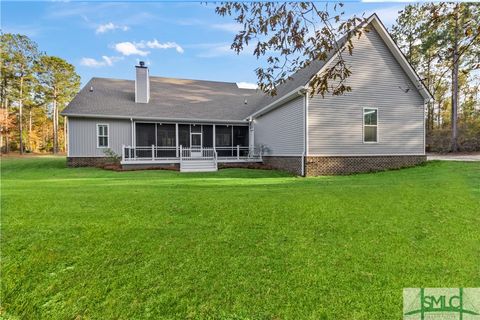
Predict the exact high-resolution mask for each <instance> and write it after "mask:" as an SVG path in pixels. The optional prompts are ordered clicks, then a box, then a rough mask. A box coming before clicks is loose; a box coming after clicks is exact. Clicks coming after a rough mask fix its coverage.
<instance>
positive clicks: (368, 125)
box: [363, 108, 378, 143]
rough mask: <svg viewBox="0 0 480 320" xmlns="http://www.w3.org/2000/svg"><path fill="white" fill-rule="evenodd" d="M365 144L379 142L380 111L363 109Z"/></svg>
mask: <svg viewBox="0 0 480 320" xmlns="http://www.w3.org/2000/svg"><path fill="white" fill-rule="evenodd" d="M363 142H367V143H369V142H370V143H372V142H378V109H376V108H363Z"/></svg>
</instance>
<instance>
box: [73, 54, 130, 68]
mask: <svg viewBox="0 0 480 320" xmlns="http://www.w3.org/2000/svg"><path fill="white" fill-rule="evenodd" d="M122 59H123V58H122V57H108V56H102V59H101V60H96V59H94V58H82V59H81V60H80V64H81V65H82V66H86V67H91V68H100V67H106V66H113V64H114V63H115V62H117V61H119V60H122Z"/></svg>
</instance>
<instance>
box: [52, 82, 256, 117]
mask: <svg viewBox="0 0 480 320" xmlns="http://www.w3.org/2000/svg"><path fill="white" fill-rule="evenodd" d="M90 87H93V92H90ZM262 96H263V94H262V93H261V92H259V91H257V90H252V89H240V88H238V87H237V85H236V84H235V83H229V82H215V81H203V80H186V79H173V78H161V77H150V102H149V103H135V81H133V80H118V79H107V78H92V79H91V80H90V81H89V82H88V83H87V84H86V85H85V87H84V88H82V90H80V92H79V93H78V94H77V96H76V97H75V98H74V99H73V100H72V101H71V102H70V104H69V105H68V106H67V108H65V110H64V111H63V112H62V114H63V115H66V116H69V115H70V116H72V115H77V116H80V115H81V116H98V115H101V116H113V117H134V118H161V119H204V120H207V119H211V120H243V119H245V118H246V117H247V116H248V115H250V114H251V113H252V112H254V111H255V110H256V109H257V107H258V100H260V98H261V97H262ZM245 99H247V104H245Z"/></svg>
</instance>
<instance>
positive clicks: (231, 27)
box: [210, 23, 242, 33]
mask: <svg viewBox="0 0 480 320" xmlns="http://www.w3.org/2000/svg"><path fill="white" fill-rule="evenodd" d="M210 27H211V28H213V29H218V30H223V31H227V32H231V33H237V32H239V31H240V30H242V26H241V25H240V24H239V23H219V24H212V25H210Z"/></svg>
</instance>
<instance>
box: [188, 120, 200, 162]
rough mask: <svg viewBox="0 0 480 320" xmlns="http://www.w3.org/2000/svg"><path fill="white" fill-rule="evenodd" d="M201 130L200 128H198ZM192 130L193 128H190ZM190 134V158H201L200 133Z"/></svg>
mask: <svg viewBox="0 0 480 320" xmlns="http://www.w3.org/2000/svg"><path fill="white" fill-rule="evenodd" d="M200 128H201V127H200ZM192 129H193V127H192ZM193 131H194V130H192V132H191V133H190V148H191V154H192V157H201V156H202V131H201V130H200V132H193Z"/></svg>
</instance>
